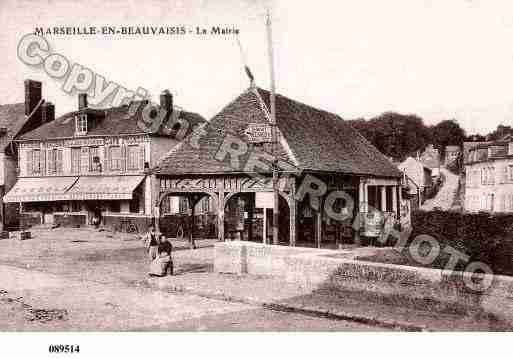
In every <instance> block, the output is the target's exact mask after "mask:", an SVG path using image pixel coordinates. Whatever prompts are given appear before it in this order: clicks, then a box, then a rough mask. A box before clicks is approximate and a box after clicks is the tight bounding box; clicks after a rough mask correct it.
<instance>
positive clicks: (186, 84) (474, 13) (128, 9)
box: [0, 0, 513, 134]
mask: <svg viewBox="0 0 513 359" xmlns="http://www.w3.org/2000/svg"><path fill="white" fill-rule="evenodd" d="M267 8H269V9H270V10H271V12H272V17H273V48H274V54H275V72H276V88H277V92H278V93H280V94H283V95H286V96H288V97H290V98H292V99H295V100H298V101H301V102H303V103H307V104H309V105H312V106H315V107H318V108H322V109H325V110H328V111H331V112H334V113H336V114H338V115H340V116H341V117H342V118H344V119H353V118H358V117H365V118H369V117H372V116H376V115H379V114H380V113H383V112H386V111H397V112H401V113H415V114H418V115H420V116H422V117H423V118H424V120H425V122H426V124H436V123H437V122H439V121H441V120H444V119H452V118H455V119H456V120H457V121H458V123H459V124H460V125H461V126H462V127H463V128H464V129H465V130H466V131H467V133H468V134H472V133H482V134H486V133H488V132H490V131H492V130H493V129H495V128H496V127H497V125H499V124H503V125H512V119H513V41H512V40H513V4H512V3H511V2H509V1H501V0H496V1H485V0H451V1H443V0H440V1H438V0H409V1H394V0H392V1H386V2H385V1H366V0H360V1H331V2H328V1H321V0H317V1H301V2H299V1H285V0H283V1H279V0H276V1H272V0H269V1H263V0H258V1H257V0H242V1H240V0H239V1H235V0H216V1H214V0H192V1H178V0H167V1H164V0H146V1H142V0H135V1H134V0H124V1H118V0H112V1H108V2H107V1H104V0H101V1H98V0H91V1H88V2H80V3H76V2H74V1H70V0H48V1H44V0H43V1H38V2H35V1H14V0H0V24H2V31H1V32H0V54H2V56H0V65H1V66H2V71H0V84H1V89H0V104H5V103H14V102H22V101H23V99H24V95H23V80H24V79H27V78H32V79H35V80H40V81H42V82H43V97H45V98H46V99H47V100H49V101H52V102H53V103H54V104H55V106H56V113H57V115H59V114H63V113H65V112H67V111H70V110H73V109H76V107H77V96H76V94H75V93H73V94H71V95H70V94H67V93H65V92H64V91H62V89H61V88H62V85H63V81H61V80H56V79H54V78H51V77H50V76H48V74H46V73H45V71H44V70H43V69H42V68H41V67H33V66H29V65H26V64H24V63H22V62H21V61H20V60H19V59H18V58H17V53H16V49H17V46H18V43H19V41H20V40H21V38H22V37H23V35H25V34H28V33H33V32H34V28H35V27H36V26H38V27H39V26H42V27H54V26H76V27H81V26H97V27H101V26H118V27H119V26H136V25H141V26H143V25H150V26H181V25H184V26H186V27H187V29H192V30H194V29H195V27H196V26H199V27H202V28H207V29H210V27H211V26H217V25H219V26H221V27H228V28H237V29H239V30H240V35H239V39H240V42H241V44H242V48H243V53H241V51H240V49H239V46H238V45H237V40H236V37H235V36H233V35H227V36H219V35H204V36H196V35H193V34H186V35H181V36H165V35H161V36H122V35H93V36H84V35H51V36H46V39H47V41H48V43H49V44H50V47H51V51H52V52H55V53H59V54H61V55H64V56H65V57H66V58H67V59H69V60H70V61H71V62H73V63H79V64H81V65H83V66H87V67H88V68H90V69H92V70H93V71H94V72H95V73H97V74H99V75H102V76H104V77H105V78H106V79H107V80H108V81H114V82H116V83H118V84H120V85H122V86H124V87H126V88H129V89H133V90H135V89H137V88H138V87H142V88H145V89H148V90H149V92H150V94H151V95H152V98H153V99H154V100H156V101H158V95H159V93H160V92H161V91H162V90H164V89H169V90H170V91H171V92H172V93H173V94H174V101H175V104H176V105H178V106H180V107H182V108H185V109H187V110H189V111H194V112H198V113H200V114H201V115H203V116H204V117H206V118H207V119H209V118H211V117H212V116H213V115H215V114H216V113H217V112H219V111H220V110H221V109H222V108H223V107H224V106H225V105H227V104H228V103H229V102H230V101H232V100H233V99H234V98H235V97H237V96H238V95H239V94H240V93H241V92H243V91H244V90H245V89H246V88H247V87H248V86H249V81H248V78H247V77H246V75H245V73H244V71H243V63H244V62H245V61H244V58H246V59H247V60H246V62H247V63H248V65H249V67H250V68H251V71H252V72H253V74H254V76H255V79H256V84H257V85H258V86H260V87H263V88H269V83H270V80H269V78H270V76H269V73H270V71H269V57H268V51H267V49H268V46H267V34H266V27H265V13H266V9H267Z"/></svg>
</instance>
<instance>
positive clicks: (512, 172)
mask: <svg viewBox="0 0 513 359" xmlns="http://www.w3.org/2000/svg"><path fill="white" fill-rule="evenodd" d="M508 180H509V181H513V165H509V166H508Z"/></svg>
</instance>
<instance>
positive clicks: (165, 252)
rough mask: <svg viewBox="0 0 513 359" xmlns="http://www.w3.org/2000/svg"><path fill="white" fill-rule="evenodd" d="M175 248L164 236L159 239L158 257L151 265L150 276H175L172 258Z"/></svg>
mask: <svg viewBox="0 0 513 359" xmlns="http://www.w3.org/2000/svg"><path fill="white" fill-rule="evenodd" d="M172 249H173V246H172V245H171V242H169V241H168V240H167V239H166V238H165V237H164V236H161V237H160V239H159V245H158V254H157V257H156V258H155V259H154V260H152V261H151V263H150V271H149V273H148V274H149V275H150V276H152V277H164V276H165V275H166V274H169V275H173V260H172V258H171V252H172Z"/></svg>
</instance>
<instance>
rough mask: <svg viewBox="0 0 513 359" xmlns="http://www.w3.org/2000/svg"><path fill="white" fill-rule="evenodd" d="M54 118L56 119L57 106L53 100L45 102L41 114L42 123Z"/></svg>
mask: <svg viewBox="0 0 513 359" xmlns="http://www.w3.org/2000/svg"><path fill="white" fill-rule="evenodd" d="M53 120H55V106H54V105H53V103H51V102H45V103H44V104H43V110H42V114H41V123H47V122H50V121H53Z"/></svg>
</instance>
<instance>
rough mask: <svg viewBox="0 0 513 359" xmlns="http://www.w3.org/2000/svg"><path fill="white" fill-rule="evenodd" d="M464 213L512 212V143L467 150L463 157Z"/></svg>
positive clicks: (493, 144) (506, 142) (487, 144)
mask: <svg viewBox="0 0 513 359" xmlns="http://www.w3.org/2000/svg"><path fill="white" fill-rule="evenodd" d="M465 176H466V178H465V207H464V208H465V210H466V211H469V212H478V211H485V212H490V213H497V212H513V141H512V140H510V141H495V142H487V143H484V144H479V145H476V146H474V147H473V148H471V149H469V151H468V155H467V157H466V158H465Z"/></svg>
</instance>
